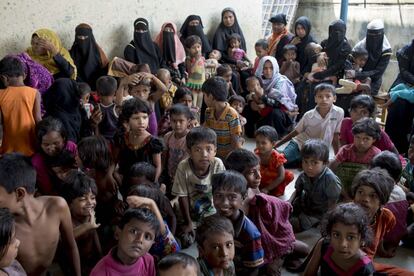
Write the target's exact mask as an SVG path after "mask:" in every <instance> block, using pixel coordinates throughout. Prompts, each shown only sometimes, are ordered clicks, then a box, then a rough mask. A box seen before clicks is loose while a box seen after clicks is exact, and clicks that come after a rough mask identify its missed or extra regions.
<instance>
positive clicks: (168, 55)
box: [162, 31, 175, 64]
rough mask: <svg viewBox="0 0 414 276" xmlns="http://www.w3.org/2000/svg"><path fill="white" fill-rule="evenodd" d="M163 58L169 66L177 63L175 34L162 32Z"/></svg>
mask: <svg viewBox="0 0 414 276" xmlns="http://www.w3.org/2000/svg"><path fill="white" fill-rule="evenodd" d="M162 57H163V59H164V61H166V62H167V63H168V64H171V63H175V40H174V33H173V32H166V31H163V32H162Z"/></svg>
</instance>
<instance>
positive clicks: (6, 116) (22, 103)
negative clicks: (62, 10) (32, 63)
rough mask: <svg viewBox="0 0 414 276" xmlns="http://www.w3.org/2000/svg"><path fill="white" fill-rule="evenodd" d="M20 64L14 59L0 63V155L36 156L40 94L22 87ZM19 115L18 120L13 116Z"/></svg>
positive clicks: (21, 66) (22, 71)
mask: <svg viewBox="0 0 414 276" xmlns="http://www.w3.org/2000/svg"><path fill="white" fill-rule="evenodd" d="M24 78H25V74H24V68H23V64H22V63H21V62H20V61H19V60H18V59H17V58H13V57H5V58H3V59H2V60H1V61H0V81H1V82H2V83H3V85H4V87H6V88H5V89H0V154H4V153H8V152H21V153H23V154H24V155H26V156H32V155H33V154H34V153H35V139H34V138H35V125H36V123H37V122H39V121H40V120H41V114H40V94H39V91H37V90H36V89H33V88H31V87H28V86H25V84H24ZM16 114H18V116H16Z"/></svg>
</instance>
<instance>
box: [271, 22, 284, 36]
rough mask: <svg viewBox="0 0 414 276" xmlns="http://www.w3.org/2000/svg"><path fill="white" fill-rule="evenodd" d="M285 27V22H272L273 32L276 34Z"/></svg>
mask: <svg viewBox="0 0 414 276" xmlns="http://www.w3.org/2000/svg"><path fill="white" fill-rule="evenodd" d="M284 29H285V24H283V23H272V32H273V33H275V34H280V33H282V32H283V30H284Z"/></svg>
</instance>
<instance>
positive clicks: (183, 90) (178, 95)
mask: <svg viewBox="0 0 414 276" xmlns="http://www.w3.org/2000/svg"><path fill="white" fill-rule="evenodd" d="M187 95H188V96H191V98H192V97H193V94H192V92H191V90H190V89H189V88H188V87H185V86H180V87H178V88H177V90H176V91H175V94H174V98H173V103H174V104H177V103H179V101H180V100H181V99H182V98H184V96H187Z"/></svg>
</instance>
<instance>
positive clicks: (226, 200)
mask: <svg viewBox="0 0 414 276" xmlns="http://www.w3.org/2000/svg"><path fill="white" fill-rule="evenodd" d="M211 185H212V188H213V201H214V206H215V207H216V209H217V213H218V214H219V215H221V216H224V217H226V218H228V219H230V220H231V222H232V224H233V227H234V233H235V236H234V245H235V259H234V264H235V268H236V273H237V275H257V274H255V273H257V272H258V271H259V268H260V267H261V266H262V265H263V263H264V260H263V259H264V251H263V248H262V241H261V233H260V232H259V230H258V229H257V227H256V225H254V223H253V222H252V221H251V220H250V219H249V218H248V217H247V216H246V215H245V214H244V212H243V210H242V209H241V208H242V205H243V199H244V198H245V196H246V193H247V181H246V179H245V178H244V176H243V175H242V174H240V173H239V172H236V171H224V172H221V173H217V174H214V175H213V177H212V179H211Z"/></svg>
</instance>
